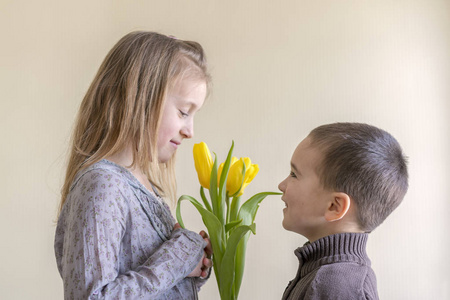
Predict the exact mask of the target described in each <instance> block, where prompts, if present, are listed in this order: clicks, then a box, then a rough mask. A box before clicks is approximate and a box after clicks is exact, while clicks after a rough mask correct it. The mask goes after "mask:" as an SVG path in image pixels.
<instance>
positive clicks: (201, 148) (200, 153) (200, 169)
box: [193, 142, 213, 189]
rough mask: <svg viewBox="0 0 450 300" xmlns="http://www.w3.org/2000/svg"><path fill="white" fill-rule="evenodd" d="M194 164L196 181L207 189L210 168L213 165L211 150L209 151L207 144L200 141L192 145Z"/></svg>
mask: <svg viewBox="0 0 450 300" xmlns="http://www.w3.org/2000/svg"><path fill="white" fill-rule="evenodd" d="M193 153H194V164H195V170H196V171H197V175H198V181H199V182H200V185H201V186H203V187H204V188H205V189H209V186H210V184H209V181H210V176H211V169H212V166H213V161H212V157H211V152H210V151H209V148H208V145H206V143H204V142H201V143H199V144H195V145H194V149H193Z"/></svg>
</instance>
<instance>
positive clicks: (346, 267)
mask: <svg viewBox="0 0 450 300" xmlns="http://www.w3.org/2000/svg"><path fill="white" fill-rule="evenodd" d="M308 290H309V291H308V293H313V294H314V293H320V294H321V296H323V297H326V296H327V295H329V296H330V297H332V298H336V299H378V293H377V281H376V276H375V273H374V271H373V270H372V268H371V267H370V265H366V264H359V263H356V262H335V263H331V264H327V265H323V266H321V267H320V268H319V269H317V270H316V272H315V276H314V279H313V281H312V282H311V285H310V288H309V289H308Z"/></svg>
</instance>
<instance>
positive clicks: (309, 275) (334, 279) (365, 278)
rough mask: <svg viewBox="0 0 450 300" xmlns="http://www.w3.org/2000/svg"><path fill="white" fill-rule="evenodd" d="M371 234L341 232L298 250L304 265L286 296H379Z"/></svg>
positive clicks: (305, 297)
mask: <svg viewBox="0 0 450 300" xmlns="http://www.w3.org/2000/svg"><path fill="white" fill-rule="evenodd" d="M367 238H368V234H367V233H341V234H335V235H330V236H326V237H324V238H321V239H318V240H317V241H314V242H313V243H307V244H305V245H304V246H303V247H301V248H298V249H297V250H295V255H296V256H297V257H298V260H299V262H300V266H299V269H298V272H297V276H295V278H294V280H292V281H291V282H290V283H289V285H288V287H287V288H286V291H285V292H284V294H283V298H282V299H283V300H285V299H286V300H293V299H346V300H349V299H378V293H377V282H376V277H375V273H374V272H373V270H372V268H371V267H370V260H369V257H368V256H367V254H366V243H367Z"/></svg>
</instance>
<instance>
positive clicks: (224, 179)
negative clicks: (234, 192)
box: [219, 141, 234, 199]
mask: <svg viewBox="0 0 450 300" xmlns="http://www.w3.org/2000/svg"><path fill="white" fill-rule="evenodd" d="M233 149H234V141H232V142H231V147H230V150H229V151H228V155H227V159H226V160H225V162H224V164H223V168H222V173H221V174H220V183H219V194H220V195H222V198H223V199H225V197H226V192H227V191H226V190H227V189H226V182H227V178H228V172H229V171H230V164H231V157H232V156H233Z"/></svg>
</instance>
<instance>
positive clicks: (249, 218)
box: [238, 192, 282, 225]
mask: <svg viewBox="0 0 450 300" xmlns="http://www.w3.org/2000/svg"><path fill="white" fill-rule="evenodd" d="M269 195H282V193H275V192H263V193H259V194H256V195H254V196H253V197H251V198H250V199H248V200H247V201H245V203H244V204H242V206H241V209H239V213H238V219H242V224H244V225H250V224H252V223H253V221H254V220H255V216H256V212H257V211H258V208H259V204H260V203H261V201H263V200H264V198H266V197H267V196H269Z"/></svg>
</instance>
